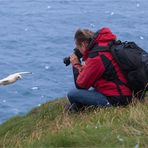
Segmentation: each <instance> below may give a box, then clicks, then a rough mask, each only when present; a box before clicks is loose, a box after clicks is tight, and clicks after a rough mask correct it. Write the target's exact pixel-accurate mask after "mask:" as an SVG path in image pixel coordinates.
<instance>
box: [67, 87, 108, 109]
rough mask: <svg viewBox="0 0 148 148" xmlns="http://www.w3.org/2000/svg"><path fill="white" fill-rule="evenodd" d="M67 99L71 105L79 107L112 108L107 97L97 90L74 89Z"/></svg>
mask: <svg viewBox="0 0 148 148" xmlns="http://www.w3.org/2000/svg"><path fill="white" fill-rule="evenodd" d="M67 97H68V99H69V101H70V103H71V104H76V105H78V106H96V107H110V106H111V104H110V103H109V101H108V100H107V97H106V96H104V95H103V94H101V93H99V92H97V91H95V90H85V89H73V90H71V91H69V92H68V94H67Z"/></svg>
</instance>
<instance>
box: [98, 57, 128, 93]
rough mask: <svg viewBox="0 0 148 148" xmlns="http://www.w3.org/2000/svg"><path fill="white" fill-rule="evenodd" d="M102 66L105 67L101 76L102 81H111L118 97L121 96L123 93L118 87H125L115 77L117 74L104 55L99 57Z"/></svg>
mask: <svg viewBox="0 0 148 148" xmlns="http://www.w3.org/2000/svg"><path fill="white" fill-rule="evenodd" d="M100 57H101V59H102V61H103V64H104V66H105V69H106V71H105V72H104V74H103V79H105V80H107V81H111V82H114V83H115V84H116V86H117V89H118V92H119V93H120V96H123V93H122V91H121V89H120V85H125V84H124V83H123V82H122V81H121V80H120V79H119V78H118V75H117V72H116V70H115V68H114V65H113V64H112V62H111V61H110V60H109V59H108V58H107V57H106V56H104V55H100Z"/></svg>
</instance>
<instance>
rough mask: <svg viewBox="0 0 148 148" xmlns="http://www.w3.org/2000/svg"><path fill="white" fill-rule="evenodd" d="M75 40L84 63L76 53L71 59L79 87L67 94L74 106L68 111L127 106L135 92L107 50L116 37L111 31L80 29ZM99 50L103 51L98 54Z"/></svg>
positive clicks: (106, 29) (107, 29) (76, 83)
mask: <svg viewBox="0 0 148 148" xmlns="http://www.w3.org/2000/svg"><path fill="white" fill-rule="evenodd" d="M74 39H75V44H76V48H77V50H79V51H80V53H81V54H82V55H83V58H82V59H83V62H82V63H81V60H80V59H79V58H78V57H77V56H76V55H75V54H74V53H73V54H72V55H71V56H70V62H71V64H72V67H73V74H74V81H75V85H76V88H75V89H73V90H71V91H69V92H68V94H67V97H68V99H69V101H70V104H71V105H70V106H69V109H74V110H79V109H81V108H82V107H85V106H87V107H88V106H95V107H110V106H125V105H128V104H129V103H130V102H131V100H132V97H131V96H132V92H131V90H130V88H129V87H128V86H127V85H126V83H127V80H126V78H125V77H124V75H123V73H122V72H121V69H120V67H119V66H118V64H117V63H116V61H115V60H114V59H113V56H112V55H111V53H110V52H107V50H106V48H107V47H108V46H109V44H110V42H111V41H115V40H116V35H114V34H113V33H112V32H111V31H110V29H109V28H102V29H100V30H99V31H98V32H96V33H93V32H92V31H90V30H88V29H78V30H77V31H76V33H75V36H74ZM96 48H100V51H98V52H95V49H96Z"/></svg>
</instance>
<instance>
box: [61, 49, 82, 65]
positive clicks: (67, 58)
mask: <svg viewBox="0 0 148 148" xmlns="http://www.w3.org/2000/svg"><path fill="white" fill-rule="evenodd" d="M73 50H74V54H75V55H76V56H77V57H78V59H81V58H82V56H83V55H82V54H81V52H80V51H79V49H77V48H74V49H73ZM63 63H64V64H65V65H66V66H68V65H69V64H70V57H65V58H64V59H63Z"/></svg>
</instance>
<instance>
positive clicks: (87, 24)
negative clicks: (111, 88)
mask: <svg viewBox="0 0 148 148" xmlns="http://www.w3.org/2000/svg"><path fill="white" fill-rule="evenodd" d="M104 26H105V27H110V28H111V30H112V31H113V32H114V33H115V34H117V36H118V38H119V39H121V40H124V41H125V40H130V41H135V42H137V43H138V45H140V46H141V47H142V48H144V49H145V50H147V51H148V47H147V45H148V42H147V41H148V29H147V27H148V1H147V0H124V1H121V0H13V1H12V0H0V79H2V78H4V77H5V76H7V75H9V74H12V73H15V72H19V71H31V72H33V74H32V75H25V76H24V77H23V79H22V80H20V81H17V82H16V83H14V84H12V85H8V86H0V123H3V122H4V121H6V120H7V119H9V118H10V117H13V116H15V115H22V114H25V113H27V112H28V111H30V110H31V109H32V108H34V107H36V106H40V105H41V104H42V103H45V102H47V101H49V100H53V99H55V98H60V97H63V96H66V94H67V91H68V90H69V89H71V88H73V87H74V84H73V76H72V71H71V66H68V67H66V66H65V65H64V64H63V58H64V57H65V56H68V55H70V54H71V53H72V51H73V48H74V42H73V36H74V32H75V31H76V29H78V28H89V29H92V30H93V31H97V30H98V29H100V28H101V27H104Z"/></svg>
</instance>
